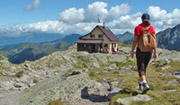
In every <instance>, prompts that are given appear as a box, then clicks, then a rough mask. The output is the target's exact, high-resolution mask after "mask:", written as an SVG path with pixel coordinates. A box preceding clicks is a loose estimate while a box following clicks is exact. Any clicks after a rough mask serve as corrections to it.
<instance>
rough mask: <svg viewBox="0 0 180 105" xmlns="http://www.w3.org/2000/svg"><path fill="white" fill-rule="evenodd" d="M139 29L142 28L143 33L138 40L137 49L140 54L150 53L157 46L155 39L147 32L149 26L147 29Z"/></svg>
mask: <svg viewBox="0 0 180 105" xmlns="http://www.w3.org/2000/svg"><path fill="white" fill-rule="evenodd" d="M141 27H142V28H143V33H142V35H141V36H140V38H139V48H140V50H141V51H142V52H151V51H152V50H153V49H155V48H156V46H157V42H156V37H155V35H153V34H152V33H151V32H149V27H150V25H149V26H148V27H147V28H144V27H143V26H141Z"/></svg>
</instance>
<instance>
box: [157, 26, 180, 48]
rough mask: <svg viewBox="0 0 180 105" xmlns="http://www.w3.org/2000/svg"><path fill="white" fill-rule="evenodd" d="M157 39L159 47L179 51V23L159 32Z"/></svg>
mask: <svg viewBox="0 0 180 105" xmlns="http://www.w3.org/2000/svg"><path fill="white" fill-rule="evenodd" d="M157 39H158V46H159V47H160V48H165V49H169V50H178V51H180V44H179V43H180V24H178V25H176V26H175V27H173V28H168V29H166V30H164V31H161V32H159V33H158V34H157Z"/></svg>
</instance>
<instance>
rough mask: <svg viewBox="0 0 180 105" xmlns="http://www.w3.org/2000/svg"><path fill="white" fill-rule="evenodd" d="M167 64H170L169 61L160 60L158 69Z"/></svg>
mask: <svg viewBox="0 0 180 105" xmlns="http://www.w3.org/2000/svg"><path fill="white" fill-rule="evenodd" d="M169 63H170V61H169V59H163V60H160V63H159V64H158V67H161V66H164V65H167V64H169Z"/></svg>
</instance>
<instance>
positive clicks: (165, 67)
mask: <svg viewBox="0 0 180 105" xmlns="http://www.w3.org/2000/svg"><path fill="white" fill-rule="evenodd" d="M170 67H171V66H164V67H161V70H165V69H168V68H170Z"/></svg>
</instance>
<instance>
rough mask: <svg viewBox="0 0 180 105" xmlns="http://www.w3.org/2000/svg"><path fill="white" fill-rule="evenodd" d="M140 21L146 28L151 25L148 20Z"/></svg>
mask: <svg viewBox="0 0 180 105" xmlns="http://www.w3.org/2000/svg"><path fill="white" fill-rule="evenodd" d="M142 21H143V23H144V24H145V25H146V26H148V25H151V23H150V21H149V20H148V19H142Z"/></svg>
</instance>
